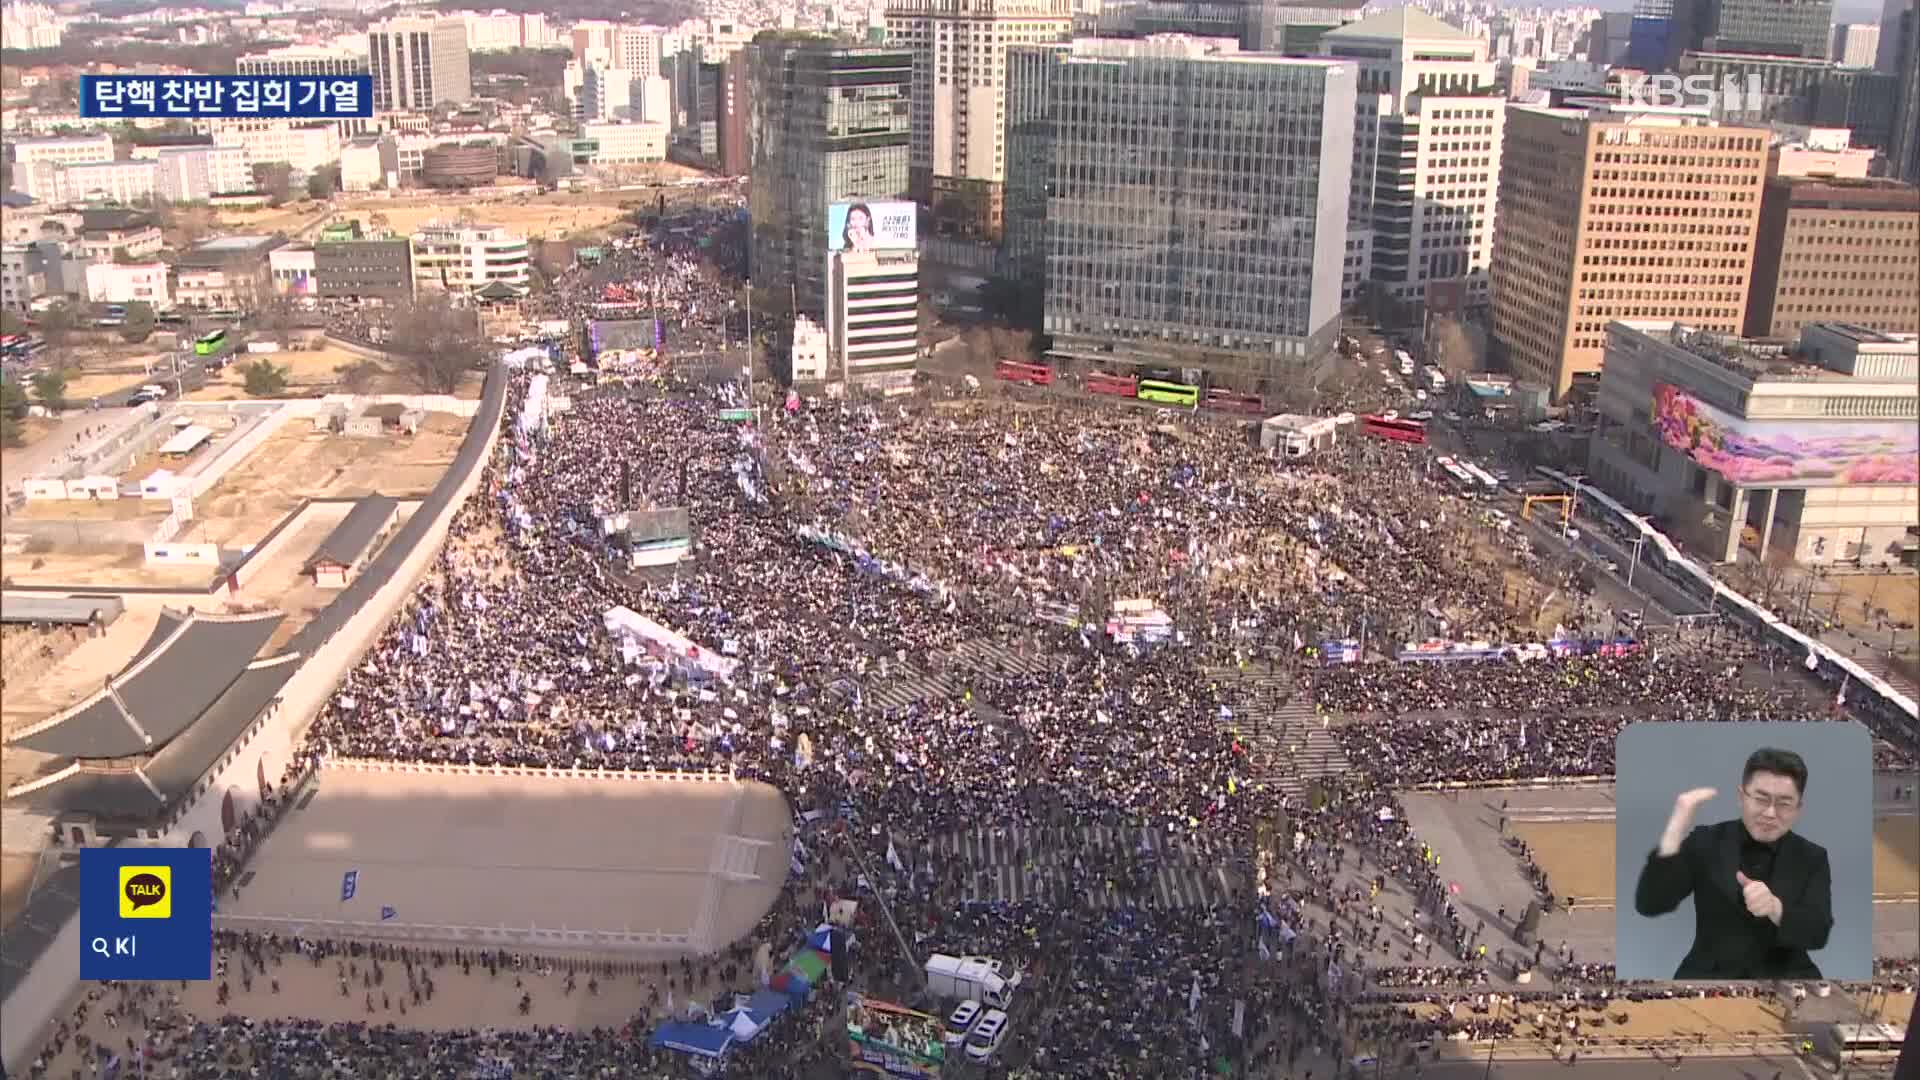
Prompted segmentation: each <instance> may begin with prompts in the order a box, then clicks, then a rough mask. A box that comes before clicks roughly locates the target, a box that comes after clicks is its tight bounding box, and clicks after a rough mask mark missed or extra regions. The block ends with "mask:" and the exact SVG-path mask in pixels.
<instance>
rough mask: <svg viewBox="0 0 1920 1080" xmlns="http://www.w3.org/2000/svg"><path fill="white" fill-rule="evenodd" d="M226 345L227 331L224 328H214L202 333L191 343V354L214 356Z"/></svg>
mask: <svg viewBox="0 0 1920 1080" xmlns="http://www.w3.org/2000/svg"><path fill="white" fill-rule="evenodd" d="M226 347H227V332H226V331H225V330H215V331H212V332H211V333H208V334H205V335H202V336H201V338H200V340H198V341H196V342H194V343H193V354H194V355H195V356H214V355H217V354H218V353H219V352H220V350H222V349H224V348H226Z"/></svg>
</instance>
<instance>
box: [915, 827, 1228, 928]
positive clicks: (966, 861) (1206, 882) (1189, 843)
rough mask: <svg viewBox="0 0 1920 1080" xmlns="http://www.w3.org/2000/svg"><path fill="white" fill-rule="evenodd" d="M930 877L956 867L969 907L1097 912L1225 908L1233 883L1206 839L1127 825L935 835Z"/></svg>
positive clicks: (980, 830)
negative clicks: (1044, 906) (1054, 906)
mask: <svg viewBox="0 0 1920 1080" xmlns="http://www.w3.org/2000/svg"><path fill="white" fill-rule="evenodd" d="M930 848H931V854H930V858H931V860H932V865H933V867H934V868H935V872H936V873H944V872H945V870H944V868H946V867H950V866H952V865H953V864H955V863H958V864H959V866H960V867H961V873H960V880H961V886H962V895H963V897H964V898H965V899H966V900H967V901H968V902H971V903H1019V902H1021V901H1025V900H1040V901H1051V900H1056V899H1059V900H1065V899H1067V898H1068V897H1070V896H1074V895H1077V896H1079V897H1081V898H1082V899H1083V900H1084V901H1085V902H1086V903H1088V904H1090V905H1092V906H1093V907H1095V908H1103V909H1113V908H1124V907H1154V908H1184V907H1203V906H1206V905H1209V904H1217V903H1223V902H1225V901H1226V899H1227V898H1228V897H1229V896H1230V895H1231V893H1232V891H1233V885H1232V879H1231V878H1230V877H1229V875H1228V873H1227V871H1226V870H1225V868H1224V867H1223V866H1222V865H1221V864H1220V863H1219V862H1218V861H1216V855H1215V852H1214V850H1213V845H1212V844H1211V843H1210V842H1209V841H1208V840H1207V839H1206V838H1204V837H1203V838H1197V839H1196V838H1189V837H1187V836H1184V835H1170V834H1168V833H1167V832H1165V831H1164V830H1161V829H1149V828H1140V827H1131V826H1108V825H1071V826H1058V827H1037V828H1036V827H1023V826H1005V827H1000V828H988V829H971V830H968V831H965V832H958V833H948V834H945V835H942V836H937V837H935V838H934V839H933V841H932V843H931V845H930Z"/></svg>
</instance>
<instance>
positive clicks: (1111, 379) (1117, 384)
mask: <svg viewBox="0 0 1920 1080" xmlns="http://www.w3.org/2000/svg"><path fill="white" fill-rule="evenodd" d="M1083 381H1084V383H1085V385H1086V388H1087V392H1088V393H1090V394H1113V395H1115V396H1118V397H1134V396H1136V395H1137V394H1139V392H1140V380H1139V379H1138V378H1135V377H1134V376H1132V375H1109V374H1107V373H1106V372H1104V371H1093V372H1088V373H1087V377H1086V379H1085V380H1083Z"/></svg>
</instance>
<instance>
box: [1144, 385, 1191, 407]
mask: <svg viewBox="0 0 1920 1080" xmlns="http://www.w3.org/2000/svg"><path fill="white" fill-rule="evenodd" d="M1139 396H1140V400H1141V401H1156V402H1159V403H1160V404H1162V405H1186V406H1189V407H1191V406H1194V405H1197V404H1199V402H1200V388H1199V387H1197V386H1189V385H1188V384H1186V383H1177V382H1162V381H1160V380H1159V379H1142V380H1141V381H1140V395H1139Z"/></svg>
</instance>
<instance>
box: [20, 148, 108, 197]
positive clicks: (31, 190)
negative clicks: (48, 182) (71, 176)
mask: <svg viewBox="0 0 1920 1080" xmlns="http://www.w3.org/2000/svg"><path fill="white" fill-rule="evenodd" d="M6 151H7V153H8V154H9V155H10V156H11V157H12V158H13V190H15V191H19V192H22V193H24V194H26V195H29V196H31V197H32V198H35V199H38V200H39V201H41V202H50V201H51V200H50V199H49V198H48V196H47V193H46V192H44V191H40V190H36V189H35V187H34V185H35V184H37V183H41V182H42V181H40V180H39V179H38V177H42V176H51V175H53V174H52V172H51V170H39V169H36V168H35V166H37V165H48V166H60V165H94V164H101V163H105V162H111V161H112V160H113V136H112V135H109V134H107V133H106V132H104V131H103V132H101V133H99V134H97V135H56V136H51V137H47V138H39V139H8V140H7V145H6Z"/></svg>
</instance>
